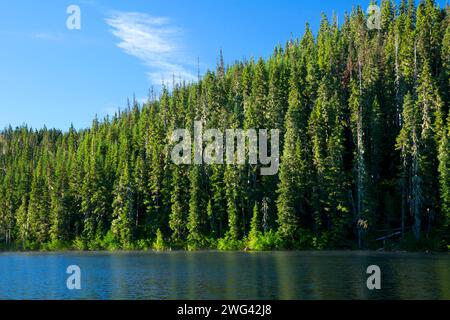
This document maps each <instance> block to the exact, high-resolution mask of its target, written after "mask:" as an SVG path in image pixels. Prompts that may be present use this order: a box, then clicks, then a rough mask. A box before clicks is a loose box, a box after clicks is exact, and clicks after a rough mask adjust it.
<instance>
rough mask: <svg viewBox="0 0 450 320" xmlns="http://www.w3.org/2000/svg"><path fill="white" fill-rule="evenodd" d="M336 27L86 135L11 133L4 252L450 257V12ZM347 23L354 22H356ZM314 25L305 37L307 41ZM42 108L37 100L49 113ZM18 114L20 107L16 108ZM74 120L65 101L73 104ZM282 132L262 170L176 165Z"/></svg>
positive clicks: (407, 7) (6, 142)
mask: <svg viewBox="0 0 450 320" xmlns="http://www.w3.org/2000/svg"><path fill="white" fill-rule="evenodd" d="M381 14H382V17H381V29H380V30H377V29H374V30H369V29H368V28H367V23H366V20H367V17H366V15H365V12H364V10H363V9H362V8H356V7H355V8H354V9H353V10H352V13H351V14H350V15H348V16H346V17H345V21H340V23H341V25H340V26H339V25H338V23H337V19H336V18H332V19H331V20H329V19H327V17H325V16H323V17H322V21H321V24H320V30H319V31H318V34H317V35H314V34H313V33H312V31H311V30H310V28H309V27H308V26H306V31H305V33H304V35H303V37H302V38H301V39H292V40H290V41H288V42H287V43H286V44H285V45H283V46H281V45H279V46H277V47H276V48H275V50H274V53H273V55H272V56H271V57H270V58H269V59H268V60H267V61H264V60H262V59H257V60H254V59H250V60H249V61H241V62H236V63H234V64H232V65H230V66H225V65H224V63H223V58H222V54H220V57H219V59H218V65H217V69H216V70H215V71H208V72H206V73H205V74H204V75H203V76H202V77H201V78H199V81H198V82H196V83H184V82H183V83H179V81H174V85H173V87H172V86H170V90H169V89H168V87H165V88H164V89H163V90H162V92H161V93H160V94H158V97H156V95H155V94H153V93H151V94H150V97H149V100H148V102H147V103H145V104H144V105H142V106H140V105H139V104H138V103H137V102H136V101H130V103H129V105H128V107H127V108H126V109H125V110H124V111H123V112H120V113H119V114H116V115H115V116H114V117H111V118H106V119H103V120H101V121H99V120H97V119H95V120H94V121H93V123H92V126H91V127H90V128H88V129H86V130H80V131H77V130H75V129H74V128H71V129H70V130H69V131H68V132H62V131H59V130H53V129H52V130H50V129H46V128H44V129H40V130H32V129H30V128H28V127H26V126H22V127H20V128H15V129H13V128H11V127H10V128H6V129H4V130H3V131H1V132H0V241H2V246H3V247H5V248H19V249H61V248H76V249H91V250H94V249H120V248H123V249H134V248H138V249H145V248H151V247H153V248H155V249H164V248H169V247H170V248H187V249H192V250H193V249H200V248H219V249H223V250H227V249H244V248H248V249H251V250H264V249H275V248H298V249H302V248H315V249H323V248H343V247H345V248H358V247H359V248H378V247H379V246H381V245H382V244H381V243H379V242H375V241H374V240H375V239H376V238H377V237H380V236H383V235H386V234H387V233H390V232H391V231H392V230H394V231H395V230H397V232H399V234H400V236H399V237H397V238H395V239H397V240H400V238H403V241H402V243H407V242H408V241H409V243H411V242H412V243H414V245H416V246H417V247H421V246H428V247H433V248H445V247H446V246H447V245H448V244H450V226H449V224H450V156H449V150H450V141H449V132H450V115H449V100H450V99H449V94H450V90H449V89H450V88H449V87H450V8H449V6H448V5H447V7H446V8H439V7H438V6H437V5H436V4H435V2H434V1H431V0H427V1H424V2H422V3H421V4H420V5H419V6H418V7H417V8H416V7H415V4H414V1H410V2H409V3H406V2H405V1H402V2H401V4H398V6H397V5H395V4H394V3H393V2H391V1H384V2H383V3H382V4H381ZM341 20H342V18H341ZM300 30H303V26H299V32H301V31H300ZM38 107H39V101H36V108H38ZM2 108H8V106H2ZM61 108H64V101H61ZM194 121H202V122H203V127H204V128H218V129H221V130H223V131H224V130H225V129H228V128H243V129H249V128H256V129H257V128H266V129H280V132H281V139H280V140H281V141H280V143H281V154H282V155H281V160H280V170H279V173H278V174H277V175H273V176H261V175H260V172H259V166H260V165H249V164H246V165H219V164H214V165H206V164H203V165H176V164H174V163H173V162H172V161H171V159H170V152H171V149H172V147H173V145H174V143H173V142H171V139H170V137H171V133H172V131H173V130H174V129H177V128H190V129H191V130H193V124H194Z"/></svg>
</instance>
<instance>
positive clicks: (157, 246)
mask: <svg viewBox="0 0 450 320" xmlns="http://www.w3.org/2000/svg"><path fill="white" fill-rule="evenodd" d="M152 247H153V250H156V251H164V250H166V249H168V247H167V244H166V242H165V240H164V236H163V234H162V232H161V230H160V229H158V231H157V232H156V240H155V241H154V242H153V246H152Z"/></svg>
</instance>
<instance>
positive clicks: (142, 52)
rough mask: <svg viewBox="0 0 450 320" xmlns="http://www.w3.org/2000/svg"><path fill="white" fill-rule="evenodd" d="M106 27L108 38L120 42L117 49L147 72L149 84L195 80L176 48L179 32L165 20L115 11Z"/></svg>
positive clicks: (179, 50) (180, 51)
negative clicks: (116, 39) (144, 67)
mask: <svg viewBox="0 0 450 320" xmlns="http://www.w3.org/2000/svg"><path fill="white" fill-rule="evenodd" d="M106 23H107V24H108V25H109V26H110V27H111V28H112V29H111V32H112V34H113V35H114V36H116V37H117V38H119V39H120V42H119V43H118V44H117V46H118V47H119V48H121V49H122V50H123V51H124V52H126V53H127V54H129V55H132V56H134V57H136V58H138V59H140V60H141V61H142V62H143V63H144V64H145V65H146V66H147V67H148V68H149V71H148V76H149V79H150V81H151V82H152V83H154V84H156V85H159V84H161V82H162V80H164V81H165V82H171V81H172V77H173V76H175V77H176V78H177V79H179V77H181V79H183V80H188V81H189V80H194V79H195V77H194V75H193V74H192V73H191V71H190V70H189V67H188V66H189V62H188V61H186V60H185V53H184V52H183V49H182V47H181V46H180V44H181V43H182V34H183V30H182V29H180V28H177V27H175V26H173V25H172V24H171V21H170V20H169V19H168V18H166V17H154V16H150V15H148V14H144V13H139V12H117V11H115V12H113V13H111V14H110V16H109V17H108V18H107V19H106Z"/></svg>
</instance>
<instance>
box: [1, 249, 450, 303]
mask: <svg viewBox="0 0 450 320" xmlns="http://www.w3.org/2000/svg"><path fill="white" fill-rule="evenodd" d="M70 265H77V266H79V267H80V270H81V289H80V290H69V289H68V288H67V286H66V281H67V279H68V277H70V274H67V273H66V269H67V267H68V266H70ZM370 265H378V266H379V267H380V270H381V290H369V289H368V288H367V286H366V280H367V278H368V277H369V276H370V275H368V274H367V273H366V269H367V267H368V266H370ZM0 299H101V300H105V299H308V300H309V299H450V254H445V253H441V254H438V253H429V254H426V253H381V252H360V251H357V252H354V251H349V252H347V251H345V252H344V251H327V252H258V253H248V252H215V251H205V252H183V251H177V252H162V253H155V252H64V253H61V252H55V253H41V252H36V253H0Z"/></svg>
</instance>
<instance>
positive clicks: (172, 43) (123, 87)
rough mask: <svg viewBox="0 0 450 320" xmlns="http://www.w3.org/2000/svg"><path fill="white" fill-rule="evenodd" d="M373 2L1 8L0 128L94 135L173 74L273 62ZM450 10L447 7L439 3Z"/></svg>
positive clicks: (20, 3) (20, 4)
mask: <svg viewBox="0 0 450 320" xmlns="http://www.w3.org/2000/svg"><path fill="white" fill-rule="evenodd" d="M369 2H370V1H369V0H343V1H311V0H297V1H294V0H293V1H288V0H285V1H280V0H278V1H276V0H259V1H257V0H227V1H225V0H215V1H210V0H209V1H208V0H195V1H181V0H177V1H175V0H145V1H144V0H142V1H137V0H133V1H125V0H123V1H118V0H108V1H106V0H78V1H77V0H69V1H65V0H64V1H61V0H46V1H45V0H43V1H31V0H29V1H25V0H15V1H1V2H0V36H1V38H2V42H3V45H2V47H1V49H0V128H4V127H5V126H7V125H9V124H11V125H12V126H13V127H15V126H18V125H21V124H23V123H26V124H28V125H29V126H32V127H33V128H41V127H43V126H44V125H46V126H47V127H52V128H53V127H56V128H59V129H63V130H66V129H67V128H68V127H69V126H70V124H71V123H73V124H74V126H75V127H76V128H85V127H88V126H89V125H90V123H91V121H92V119H93V118H94V116H95V115H98V117H99V118H103V117H104V116H105V115H106V114H113V113H114V111H115V110H117V109H118V108H119V107H120V108H123V107H125V106H126V101H127V97H132V96H133V94H135V96H136V98H137V99H138V100H143V99H145V98H146V97H147V93H148V90H149V88H150V87H151V86H152V85H154V86H156V87H158V86H159V85H160V84H161V83H162V80H163V79H164V80H165V81H167V82H172V74H175V76H176V77H177V78H178V77H180V76H181V77H182V78H183V79H188V80H189V79H192V78H194V79H195V78H196V74H197V57H198V59H199V61H200V73H204V72H205V71H206V70H207V69H208V68H214V67H215V65H216V59H217V56H218V52H219V50H220V49H221V48H222V50H223V54H224V58H225V62H226V63H232V62H233V61H235V60H240V59H243V58H250V57H251V56H254V57H259V56H263V57H268V56H269V55H270V54H271V53H272V52H273V48H274V47H275V46H276V45H277V44H278V43H282V44H284V43H285V42H286V40H288V39H289V38H290V37H291V36H293V37H297V36H301V35H302V34H303V31H304V27H305V23H306V22H307V21H308V22H310V25H311V26H312V28H313V30H314V31H316V30H317V28H318V25H319V22H320V15H321V12H324V13H325V14H327V15H328V16H329V17H330V16H331V15H332V12H333V11H335V12H336V13H337V14H338V16H339V17H343V15H344V12H345V11H350V10H351V7H352V5H354V4H359V5H361V6H362V7H364V8H366V7H367V6H368V5H369ZM440 3H442V4H443V3H444V1H440ZM72 4H74V5H78V6H79V7H80V9H81V29H80V30H69V29H67V27H66V20H67V18H68V17H69V14H67V13H66V9H67V7H68V6H69V5H72Z"/></svg>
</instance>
